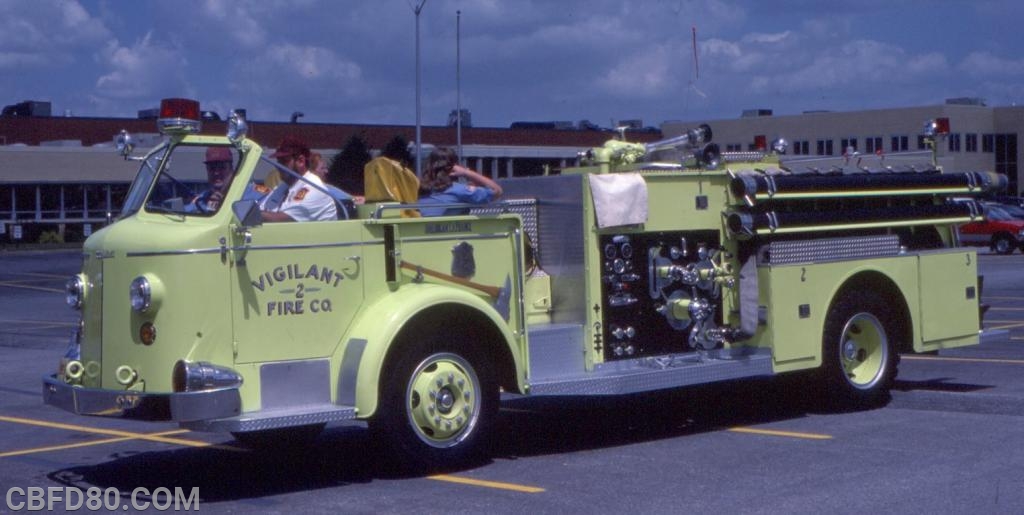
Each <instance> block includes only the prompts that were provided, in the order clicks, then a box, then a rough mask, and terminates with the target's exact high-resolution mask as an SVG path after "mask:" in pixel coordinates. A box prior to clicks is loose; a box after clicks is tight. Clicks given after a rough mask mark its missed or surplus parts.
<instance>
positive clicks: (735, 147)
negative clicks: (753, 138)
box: [725, 143, 743, 152]
mask: <svg viewBox="0 0 1024 515" xmlns="http://www.w3.org/2000/svg"><path fill="white" fill-rule="evenodd" d="M725 151H726V152H743V144H742V143H729V144H727V145H725Z"/></svg>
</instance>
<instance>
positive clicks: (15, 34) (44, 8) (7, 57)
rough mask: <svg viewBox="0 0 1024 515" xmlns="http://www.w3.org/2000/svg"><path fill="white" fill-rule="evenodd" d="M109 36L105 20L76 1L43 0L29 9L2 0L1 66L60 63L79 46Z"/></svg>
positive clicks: (0, 27)
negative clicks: (93, 15)
mask: <svg viewBox="0 0 1024 515" xmlns="http://www.w3.org/2000/svg"><path fill="white" fill-rule="evenodd" d="M109 38H110V31H109V30H108V29H107V27H106V26H104V24H103V22H102V21H101V20H100V19H98V18H93V17H91V16H90V15H89V13H88V12H87V11H86V10H85V9H84V8H83V7H82V6H81V5H80V4H79V3H78V2H75V1H57V0H40V1H35V2H32V3H31V8H29V9H24V8H21V5H20V3H19V2H0V68H11V67H20V66H46V65H60V64H63V63H67V62H68V61H71V60H72V59H73V57H72V55H73V53H74V52H75V51H76V50H77V49H78V48H79V47H81V46H88V45H94V44H101V43H102V42H103V41H106V40H107V39H109Z"/></svg>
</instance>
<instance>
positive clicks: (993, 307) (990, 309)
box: [988, 306, 1024, 311]
mask: <svg viewBox="0 0 1024 515" xmlns="http://www.w3.org/2000/svg"><path fill="white" fill-rule="evenodd" d="M988 310H989V311H1024V308H1000V307H996V306H992V307H990V308H988Z"/></svg>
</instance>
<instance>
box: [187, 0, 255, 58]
mask: <svg viewBox="0 0 1024 515" xmlns="http://www.w3.org/2000/svg"><path fill="white" fill-rule="evenodd" d="M250 7H251V6H250V5H248V4H247V3H245V2H235V1H230V0H205V1H204V2H203V3H202V4H201V6H200V9H199V12H200V14H201V15H203V16H205V17H206V18H207V19H208V20H209V22H208V23H210V22H212V24H213V27H215V28H216V31H217V33H221V32H222V33H224V34H227V36H228V37H229V38H230V39H231V40H232V41H234V42H236V43H238V44H239V45H241V46H243V47H245V48H257V47H259V46H261V45H263V44H264V43H265V42H266V39H267V32H266V31H265V30H264V29H263V27H262V25H261V24H260V22H259V21H258V20H257V18H256V16H254V15H253V13H252V11H250Z"/></svg>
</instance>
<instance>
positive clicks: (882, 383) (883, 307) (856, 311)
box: [820, 290, 899, 408]
mask: <svg viewBox="0 0 1024 515" xmlns="http://www.w3.org/2000/svg"><path fill="white" fill-rule="evenodd" d="M893 311H894V309H893V306H890V305H888V304H887V303H886V302H885V301H884V300H883V299H882V297H881V296H879V295H878V294H877V293H876V292H873V291H866V292H854V291H849V290H848V291H846V292H845V293H841V294H840V297H839V298H837V299H836V300H835V301H833V303H832V306H831V307H830V309H829V313H828V316H827V318H826V320H825V330H824V334H823V340H822V352H823V353H822V361H823V362H822V366H821V370H820V372H821V375H822V380H823V382H824V387H825V392H826V393H827V394H828V399H826V400H827V401H828V402H829V403H831V404H833V405H836V406H843V407H853V408H866V407H874V406H878V405H880V404H882V403H884V402H886V401H888V399H889V390H890V389H891V388H892V384H893V381H894V380H895V378H896V369H897V367H898V365H899V355H898V354H897V352H896V345H895V341H894V338H895V337H896V334H897V333H896V332H895V331H896V328H897V326H898V324H897V320H896V318H895V315H894V314H893ZM896 311H898V310H896Z"/></svg>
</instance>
